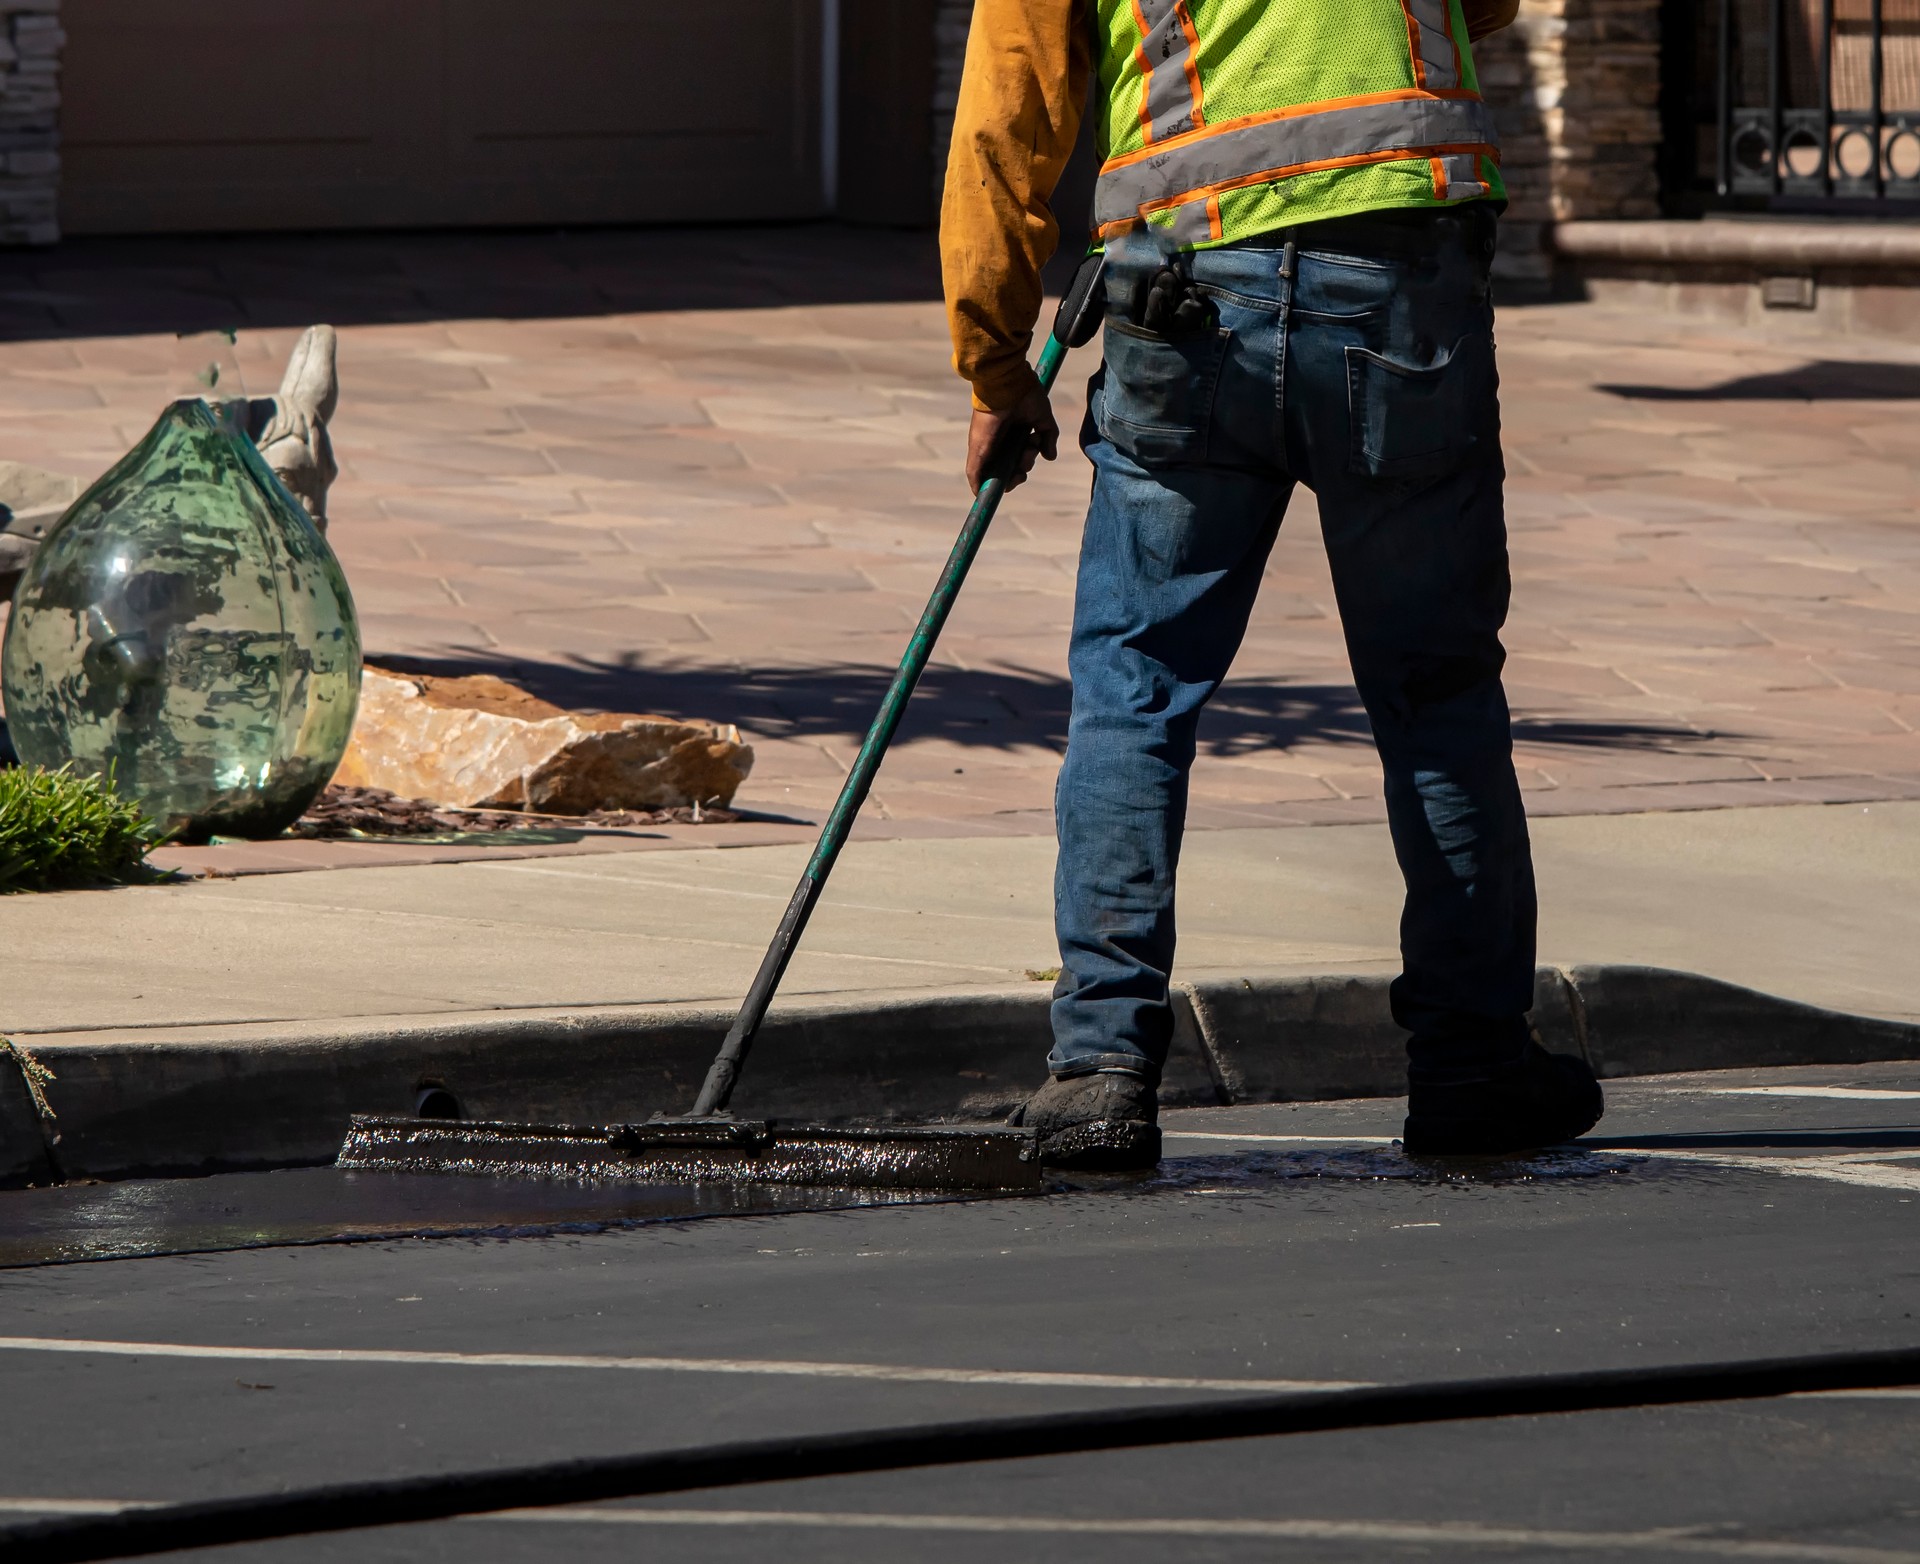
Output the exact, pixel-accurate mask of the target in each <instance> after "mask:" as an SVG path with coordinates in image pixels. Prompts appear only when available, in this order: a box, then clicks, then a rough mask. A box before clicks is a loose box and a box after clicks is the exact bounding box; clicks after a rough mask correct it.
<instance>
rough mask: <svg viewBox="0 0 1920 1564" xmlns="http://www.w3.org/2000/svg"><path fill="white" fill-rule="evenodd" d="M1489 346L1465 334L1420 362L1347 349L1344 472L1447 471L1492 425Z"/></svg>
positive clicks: (1423, 474) (1431, 474) (1415, 474)
mask: <svg viewBox="0 0 1920 1564" xmlns="http://www.w3.org/2000/svg"><path fill="white" fill-rule="evenodd" d="M1495 394H1496V383H1495V381H1494V376H1493V344H1492V341H1491V340H1490V339H1489V338H1488V337H1487V336H1486V335H1485V334H1484V333H1482V332H1470V333H1468V334H1467V335H1466V336H1464V337H1462V338H1461V339H1460V340H1459V341H1458V342H1456V343H1455V344H1454V345H1453V347H1452V348H1450V349H1449V350H1448V351H1446V352H1445V353H1442V354H1440V355H1438V356H1437V357H1435V358H1434V359H1433V361H1432V362H1431V363H1427V364H1403V363H1401V362H1400V361H1399V360H1397V359H1392V358H1388V357H1387V356H1386V355H1385V354H1383V353H1375V352H1372V351H1370V350H1369V349H1367V348H1359V347H1349V348H1348V349H1347V411H1348V415H1349V420H1350V423H1351V427H1352V444H1351V449H1350V451H1349V455H1348V461H1347V468H1348V470H1349V471H1350V472H1356V473H1364V474H1365V475H1366V476H1368V477H1370V478H1436V477H1439V476H1441V475H1442V474H1444V473H1448V472H1452V471H1454V470H1455V469H1456V468H1458V467H1459V466H1460V465H1461V464H1462V463H1464V462H1465V461H1466V459H1467V455H1468V453H1469V452H1471V451H1472V450H1473V448H1474V447H1475V446H1476V445H1478V444H1479V443H1480V442H1481V441H1482V440H1484V439H1487V438H1490V437H1491V435H1492V432H1493V430H1494V427H1495V418H1496V413H1495V401H1494V398H1495Z"/></svg>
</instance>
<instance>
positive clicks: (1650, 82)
mask: <svg viewBox="0 0 1920 1564" xmlns="http://www.w3.org/2000/svg"><path fill="white" fill-rule="evenodd" d="M972 15H973V0H938V9H937V12H936V14H935V21H934V105H933V136H934V147H933V154H934V156H933V162H934V170H935V178H936V181H937V180H938V178H939V176H940V174H941V172H942V171H944V170H945V168H946V166H947V143H948V142H949V141H950V140H951V139H952V137H953V111H954V104H955V102H956V100H957V98H958V96H959V91H960V67H961V62H962V59H963V57H964V55H965V53H966V47H967V23H968V22H969V20H970V19H971V18H972ZM1475 55H1476V61H1477V63H1478V65H1479V70H1480V83H1481V87H1482V90H1483V91H1484V92H1485V93H1486V96H1487V99H1488V101H1489V102H1490V103H1491V104H1492V105H1493V109H1494V115H1495V118H1496V119H1497V120H1498V121H1499V124H1500V139H1501V166H1502V169H1503V171H1504V172H1505V174H1506V178H1507V188H1508V194H1509V196H1510V197H1511V202H1510V205H1509V206H1508V209H1507V215H1506V218H1505V221H1504V223H1503V225H1502V239H1501V253H1500V260H1499V263H1498V271H1499V273H1500V275H1501V276H1502V277H1504V278H1506V279H1508V280H1509V281H1512V282H1516V283H1521V284H1530V285H1533V286H1539V287H1543V286H1545V285H1546V283H1547V282H1548V280H1549V277H1550V275H1551V271H1552V261H1551V251H1550V230H1551V225H1552V224H1553V223H1556V222H1564V221H1566V220H1568V219H1570V218H1583V217H1607V218H1636V217H1658V216H1659V215H1660V187H1659V173H1658V168H1657V164H1656V154H1657V152H1658V149H1659V145H1660V112H1659V97H1660V0H1520V15H1519V18H1518V19H1517V20H1516V21H1515V23H1514V25H1513V26H1512V27H1509V28H1507V29H1505V30H1504V31H1502V32H1498V33H1495V34H1494V35H1493V36H1492V37H1490V38H1485V39H1482V40H1481V42H1480V44H1479V45H1478V47H1477V49H1476V51H1475Z"/></svg>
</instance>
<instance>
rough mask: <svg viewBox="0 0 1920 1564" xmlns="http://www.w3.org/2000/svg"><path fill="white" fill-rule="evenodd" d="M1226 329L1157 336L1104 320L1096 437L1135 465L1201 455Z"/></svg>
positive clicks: (1193, 458) (1203, 456)
mask: <svg viewBox="0 0 1920 1564" xmlns="http://www.w3.org/2000/svg"><path fill="white" fill-rule="evenodd" d="M1230 336H1231V333H1230V332H1228V331H1227V330H1226V328H1225V327H1220V326H1209V327H1206V328H1205V329H1204V330H1200V331H1193V332H1182V333H1181V334H1180V335H1179V336H1175V337H1161V336H1156V335H1154V334H1153V333H1152V332H1149V331H1144V330H1142V329H1141V328H1140V327H1138V326H1135V325H1132V324H1130V323H1128V322H1126V321H1123V320H1109V321H1108V322H1107V331H1106V339H1105V348H1106V365H1105V367H1104V369H1103V371H1102V374H1101V384H1100V394H1099V403H1098V406H1099V411H1098V414H1097V417H1096V422H1097V425H1098V428H1099V430H1100V434H1101V437H1102V438H1103V439H1105V440H1107V441H1108V442H1110V443H1111V444H1112V445H1114V446H1115V447H1117V448H1118V449H1120V450H1122V451H1125V452H1126V453H1127V455H1129V456H1131V457H1132V458H1133V459H1134V460H1135V461H1137V462H1139V463H1140V464H1141V465H1142V466H1143V467H1153V466H1180V465H1186V464H1191V463H1196V462H1202V461H1205V460H1206V454H1207V433H1208V429H1209V427H1210V426H1211V424H1212V422H1213V398H1214V393H1215V391H1216V389H1217V388H1218V386H1219V383H1220V366H1221V364H1222V362H1223V361H1224V360H1225V358H1226V351H1227V342H1228V339H1229V337H1230Z"/></svg>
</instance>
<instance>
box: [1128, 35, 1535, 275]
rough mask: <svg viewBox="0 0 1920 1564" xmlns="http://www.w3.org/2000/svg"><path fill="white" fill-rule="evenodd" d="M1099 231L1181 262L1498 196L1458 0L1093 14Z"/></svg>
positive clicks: (1492, 142)
mask: <svg viewBox="0 0 1920 1564" xmlns="http://www.w3.org/2000/svg"><path fill="white" fill-rule="evenodd" d="M1092 10H1093V25H1094V27H1095V28H1096V30H1097V36H1096V39H1095V47H1096V55H1095V58H1096V59H1097V60H1098V61H1099V87H1098V94H1097V98H1096V101H1095V103H1094V105H1093V112H1094V113H1095V114H1096V115H1097V116H1098V121H1097V129H1098V132H1099V149H1100V161H1101V168H1100V178H1099V183H1098V184H1097V186H1096V187H1095V195H1094V222H1095V226H1096V228H1097V229H1098V231H1099V233H1100V235H1101V236H1102V237H1112V236H1114V235H1115V234H1117V233H1119V232H1122V231H1124V230H1126V229H1128V228H1131V227H1134V226H1136V225H1137V224H1138V223H1139V221H1140V220H1141V219H1142V218H1144V219H1145V220H1146V221H1147V222H1148V223H1149V224H1151V225H1153V226H1154V227H1156V228H1162V229H1167V230H1170V231H1171V237H1172V239H1173V242H1174V243H1175V244H1176V245H1178V246H1180V247H1181V248H1187V249H1197V248H1203V247H1205V246H1208V245H1214V244H1230V243H1232V242H1233V241H1235V240H1239V239H1251V238H1255V237H1257V236H1258V235H1260V234H1262V233H1267V232H1270V231H1271V230H1273V229H1275V228H1281V227H1285V226H1287V225H1289V224H1292V223H1303V222H1316V221H1319V220H1321V219H1324V218H1329V217H1345V216H1349V215H1351V214H1354V213H1357V212H1368V211H1376V210H1379V209H1381V208H1383V207H1408V206H1437V205H1445V204H1449V203H1453V202H1458V201H1468V200H1473V199H1476V198H1478V197H1488V196H1490V197H1495V198H1504V197H1505V195H1506V189H1505V186H1503V185H1502V184H1501V181H1500V169H1499V156H1500V151H1499V142H1498V139H1497V136H1496V133H1495V131H1494V126H1493V117H1492V115H1491V114H1490V113H1489V112H1488V109H1487V106H1486V104H1485V103H1484V102H1483V101H1482V100H1481V97H1480V84H1479V79H1478V78H1477V77H1476V76H1475V74H1474V69H1473V51H1472V48H1471V47H1470V46H1469V44H1468V41H1467V26H1466V20H1465V18H1464V17H1463V16H1462V15H1461V12H1460V5H1459V0H1094V5H1093V8H1092Z"/></svg>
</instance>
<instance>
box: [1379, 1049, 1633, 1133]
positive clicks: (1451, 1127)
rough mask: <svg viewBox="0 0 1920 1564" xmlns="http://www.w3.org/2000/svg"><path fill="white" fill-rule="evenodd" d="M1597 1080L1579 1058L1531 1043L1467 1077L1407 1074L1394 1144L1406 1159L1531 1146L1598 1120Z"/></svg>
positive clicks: (1581, 1129)
mask: <svg viewBox="0 0 1920 1564" xmlns="http://www.w3.org/2000/svg"><path fill="white" fill-rule="evenodd" d="M1603 1111H1605V1104H1604V1102H1603V1101H1602V1100H1601V1096H1600V1083H1599V1082H1598V1081H1596V1080H1595V1079H1594V1078H1593V1071H1592V1070H1590V1069H1588V1068H1587V1063H1586V1061H1585V1060H1584V1059H1578V1058H1575V1057H1574V1056H1573V1055H1572V1054H1550V1053H1548V1052H1547V1051H1546V1049H1544V1048H1542V1047H1541V1046H1540V1045H1539V1044H1538V1043H1528V1044H1527V1050H1526V1052H1525V1053H1523V1054H1522V1055H1521V1056H1520V1057H1519V1059H1517V1060H1515V1061H1514V1062H1513V1063H1512V1064H1509V1065H1502V1066H1499V1067H1497V1068H1495V1069H1492V1070H1489V1071H1488V1072H1487V1073H1486V1074H1484V1075H1479V1076H1476V1077H1475V1078H1473V1079H1472V1080H1466V1081H1449V1082H1445V1083H1441V1082H1434V1081H1426V1082H1422V1081H1420V1080H1419V1079H1417V1078H1416V1079H1415V1080H1414V1081H1413V1083H1412V1089H1411V1090H1410V1091H1409V1092H1408V1094H1407V1123H1406V1128H1405V1129H1404V1130H1402V1131H1401V1144H1402V1145H1404V1146H1405V1147H1406V1149H1407V1151H1408V1152H1409V1153H1410V1154H1412V1155H1414V1156H1426V1157H1435V1156H1439V1157H1448V1156H1462V1157H1497V1156H1505V1155H1508V1154H1511V1153H1513V1152H1517V1151H1537V1150H1539V1149H1540V1148H1541V1147H1542V1146H1554V1145H1558V1144H1559V1143H1560V1142H1561V1141H1563V1140H1572V1139H1573V1138H1574V1136H1576V1135H1584V1134H1586V1132H1587V1131H1588V1130H1590V1129H1592V1128H1593V1127H1594V1125H1596V1124H1597V1123H1599V1122H1600V1115H1601V1113H1602V1112H1603Z"/></svg>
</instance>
